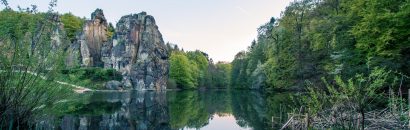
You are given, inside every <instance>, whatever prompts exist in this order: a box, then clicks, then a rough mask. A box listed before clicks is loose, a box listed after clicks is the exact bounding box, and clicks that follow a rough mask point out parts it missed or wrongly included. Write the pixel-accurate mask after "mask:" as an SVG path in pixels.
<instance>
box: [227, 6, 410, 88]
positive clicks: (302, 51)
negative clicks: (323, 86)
mask: <svg viewBox="0 0 410 130" xmlns="http://www.w3.org/2000/svg"><path fill="white" fill-rule="evenodd" d="M409 16H410V4H409V2H408V1H406V0H399V1H391V0H387V1H386V0H375V1H368V0H323V1H315V0H300V1H295V2H293V3H291V5H289V6H288V7H287V8H286V10H285V11H284V12H283V13H282V16H281V17H280V18H276V19H275V18H272V19H271V20H270V21H269V22H268V23H266V24H264V25H262V26H261V27H260V28H259V29H258V34H259V35H258V39H257V40H256V41H254V42H252V44H251V46H250V47H249V48H248V50H247V51H245V52H239V53H238V54H237V55H236V57H235V60H234V61H233V62H232V74H231V75H232V81H233V82H232V86H233V87H237V88H252V85H254V83H252V82H254V80H255V79H254V78H252V76H253V74H255V73H253V72H254V71H255V70H256V69H257V68H258V67H257V66H258V64H260V67H262V69H263V70H264V71H260V72H261V73H262V75H264V76H266V80H265V81H266V82H265V83H264V84H265V86H266V87H264V88H273V89H298V88H300V86H303V85H304V82H305V81H312V82H321V81H320V78H321V77H333V76H334V75H342V76H343V77H352V76H354V75H355V74H357V73H365V74H366V73H369V72H370V70H371V69H372V68H374V67H385V68H388V69H389V70H392V71H394V72H397V73H403V74H404V75H409V73H410V70H409V69H408V68H409V60H408V59H409V57H410V56H409V54H410V53H409V52H410V51H409V50H410V43H409V42H410V41H409V37H410V31H409V30H408V28H409V26H410V23H408V22H407V21H409V18H410V17H409ZM252 73H253V74H252ZM248 77H249V78H248ZM406 83H407V82H406ZM298 86H299V87H298Z"/></svg>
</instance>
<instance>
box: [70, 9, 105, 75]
mask: <svg viewBox="0 0 410 130" xmlns="http://www.w3.org/2000/svg"><path fill="white" fill-rule="evenodd" d="M107 27H108V24H107V20H106V19H105V17H104V13H103V11H102V10H101V9H97V10H95V11H94V12H93V13H92V14H91V20H87V21H86V22H85V24H84V27H83V31H82V32H81V34H80V35H79V36H78V44H79V45H80V52H81V61H82V62H81V63H82V64H81V66H85V67H102V66H103V64H104V63H103V61H102V60H103V56H102V55H103V54H106V53H107V52H106V51H107V50H108V48H106V47H105V46H109V45H110V42H109V41H108V38H107ZM103 47H105V48H103ZM103 50H104V51H103ZM103 52H104V53H103ZM108 53H109V52H108Z"/></svg>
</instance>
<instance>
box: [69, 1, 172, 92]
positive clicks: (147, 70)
mask: <svg viewBox="0 0 410 130" xmlns="http://www.w3.org/2000/svg"><path fill="white" fill-rule="evenodd" d="M91 16H92V17H91V18H92V19H91V20H88V21H87V22H86V23H85V25H84V27H83V31H82V32H81V33H80V34H79V35H78V36H77V39H78V40H77V41H76V42H75V43H73V44H72V45H71V47H70V48H69V49H68V51H69V56H68V59H70V60H68V62H67V64H75V63H73V61H74V60H73V59H76V57H80V58H78V59H79V60H80V61H79V62H80V64H81V66H83V67H104V68H114V69H116V70H118V71H119V72H121V73H122V75H123V77H124V79H123V81H122V84H123V85H121V86H123V89H134V90H165V89H166V81H167V79H168V68H169V63H168V51H167V49H166V46H165V44H164V41H163V39H162V35H161V33H160V32H159V30H158V26H157V25H156V23H155V19H154V17H152V16H150V15H147V14H146V13H145V12H142V13H139V14H131V15H126V16H123V17H122V18H121V19H120V20H119V21H118V23H117V25H116V29H115V33H114V36H113V38H108V36H107V33H108V32H107V21H106V19H105V17H104V14H103V12H102V10H100V9H97V10H96V11H95V12H94V13H92V15H91Z"/></svg>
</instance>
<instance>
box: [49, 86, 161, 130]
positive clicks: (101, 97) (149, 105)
mask: <svg viewBox="0 0 410 130" xmlns="http://www.w3.org/2000/svg"><path fill="white" fill-rule="evenodd" d="M90 100H91V101H90V103H89V104H86V106H85V107H83V108H81V109H79V110H77V111H75V112H73V114H70V115H65V116H63V117H61V119H60V120H61V122H60V123H58V124H59V125H58V126H55V127H54V128H52V129H56V127H57V128H60V129H63V130H75V129H80V130H92V129H114V130H117V129H138V130H146V129H149V130H153V129H161V130H162V129H169V116H168V107H167V100H166V93H165V92H150V91H132V92H126V93H121V92H109V93H95V94H93V95H92V96H91V97H90ZM102 109H105V110H102ZM107 109H108V110H107ZM110 109H112V110H110ZM99 111H102V112H99ZM110 111H111V113H110Z"/></svg>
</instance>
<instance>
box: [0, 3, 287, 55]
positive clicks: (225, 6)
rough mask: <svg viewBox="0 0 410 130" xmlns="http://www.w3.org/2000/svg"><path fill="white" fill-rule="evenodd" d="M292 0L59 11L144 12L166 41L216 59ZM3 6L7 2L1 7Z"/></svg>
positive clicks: (84, 6)
mask: <svg viewBox="0 0 410 130" xmlns="http://www.w3.org/2000/svg"><path fill="white" fill-rule="evenodd" d="M291 1H293V0H99V1H97V0H58V3H57V7H56V11H58V12H60V13H66V12H72V13H73V14H75V15H77V16H81V17H86V18H90V15H91V13H92V12H93V11H94V10H95V9H96V8H101V9H103V10H104V14H105V17H106V18H107V19H108V21H109V22H112V23H114V24H115V23H116V22H117V21H118V20H119V19H120V18H121V16H123V15H127V14H131V13H139V12H141V11H146V12H147V13H148V14H150V15H152V16H154V18H155V19H156V22H157V25H158V26H159V30H160V31H161V33H162V35H163V38H164V41H165V42H167V41H169V42H171V43H175V44H177V45H178V46H179V47H182V48H184V50H195V49H199V50H202V51H204V52H207V53H208V54H209V55H210V57H211V58H213V59H214V61H231V60H233V58H234V55H235V54H236V53H237V52H239V51H241V50H245V49H246V47H247V46H248V45H250V43H251V41H252V40H253V39H255V38H256V34H257V32H256V29H257V28H258V27H259V26H260V25H262V24H264V23H266V22H268V21H269V19H270V18H271V17H279V16H280V13H281V11H283V10H284V9H285V7H286V6H287V5H288V4H289V3H290V2H291ZM8 2H9V4H10V6H11V7H12V8H16V7H17V5H20V6H21V7H27V6H29V5H31V4H35V5H37V6H38V7H39V9H40V10H41V11H45V10H47V8H48V2H49V0H8ZM1 8H3V6H1Z"/></svg>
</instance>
